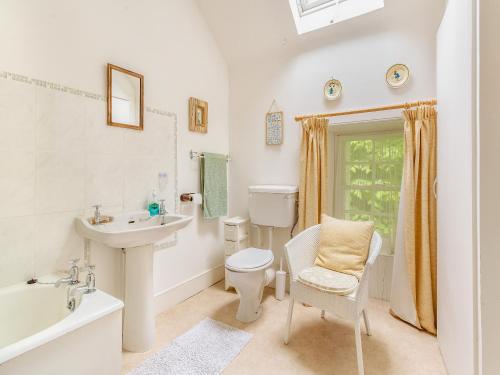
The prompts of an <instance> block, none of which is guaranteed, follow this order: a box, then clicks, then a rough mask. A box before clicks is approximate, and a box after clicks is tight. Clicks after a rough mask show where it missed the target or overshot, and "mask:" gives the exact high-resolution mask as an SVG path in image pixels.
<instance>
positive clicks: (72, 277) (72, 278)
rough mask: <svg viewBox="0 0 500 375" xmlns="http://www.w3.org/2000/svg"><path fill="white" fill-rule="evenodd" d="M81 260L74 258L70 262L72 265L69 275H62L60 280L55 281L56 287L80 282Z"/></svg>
mask: <svg viewBox="0 0 500 375" xmlns="http://www.w3.org/2000/svg"><path fill="white" fill-rule="evenodd" d="M79 261H80V259H72V260H70V261H69V264H70V266H71V267H70V269H69V272H68V276H66V277H62V278H60V279H59V280H57V281H56V282H55V283H54V286H55V287H56V288H59V286H60V285H61V284H68V285H76V284H78V283H79V281H78V272H79V270H78V262H79Z"/></svg>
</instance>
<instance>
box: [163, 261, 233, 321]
mask: <svg viewBox="0 0 500 375" xmlns="http://www.w3.org/2000/svg"><path fill="white" fill-rule="evenodd" d="M223 279H224V265H223V264H221V265H220V266H217V267H214V268H211V269H209V270H207V271H204V272H202V273H200V274H199V275H196V276H194V277H192V278H190V279H188V280H186V281H183V282H181V283H179V284H177V285H174V286H172V287H170V288H168V289H165V290H163V291H161V292H159V293H156V294H155V313H156V314H160V313H162V312H163V311H166V310H168V309H170V308H171V307H174V306H175V305H177V304H178V303H180V302H182V301H184V300H186V299H188V298H189V297H192V296H194V295H195V294H197V293H199V292H201V291H202V290H204V289H206V288H208V287H210V286H212V285H214V284H216V283H218V282H219V281H221V280H223Z"/></svg>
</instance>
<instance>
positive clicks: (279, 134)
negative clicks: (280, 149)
mask: <svg viewBox="0 0 500 375" xmlns="http://www.w3.org/2000/svg"><path fill="white" fill-rule="evenodd" d="M282 143H283V112H268V113H266V144H268V145H280V144H282Z"/></svg>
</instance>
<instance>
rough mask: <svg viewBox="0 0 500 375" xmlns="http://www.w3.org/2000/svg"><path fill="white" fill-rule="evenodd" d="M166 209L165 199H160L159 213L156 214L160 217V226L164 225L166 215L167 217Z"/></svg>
mask: <svg viewBox="0 0 500 375" xmlns="http://www.w3.org/2000/svg"><path fill="white" fill-rule="evenodd" d="M167 213H168V212H167V208H166V207H165V199H160V211H159V212H158V214H159V215H160V217H161V223H160V224H161V225H165V224H166V220H165V219H166V217H165V216H166V215H167Z"/></svg>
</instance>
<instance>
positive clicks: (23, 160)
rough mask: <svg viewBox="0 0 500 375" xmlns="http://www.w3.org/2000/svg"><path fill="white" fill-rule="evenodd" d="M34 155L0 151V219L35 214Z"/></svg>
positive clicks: (31, 153)
mask: <svg viewBox="0 0 500 375" xmlns="http://www.w3.org/2000/svg"><path fill="white" fill-rule="evenodd" d="M34 207H35V154H34V153H33V152H22V151H19V150H18V151H6V150H0V217H14V216H23V215H30V214H33V213H34V212H35V208H34Z"/></svg>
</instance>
